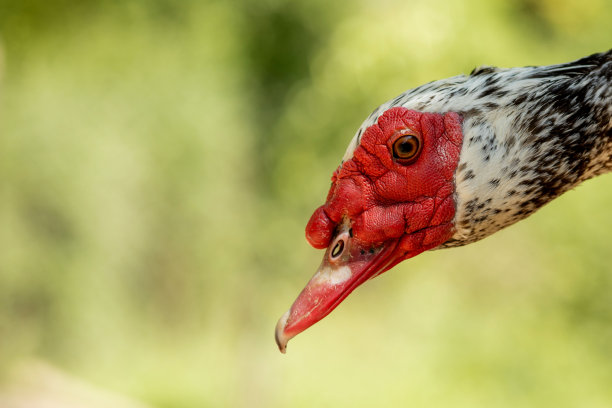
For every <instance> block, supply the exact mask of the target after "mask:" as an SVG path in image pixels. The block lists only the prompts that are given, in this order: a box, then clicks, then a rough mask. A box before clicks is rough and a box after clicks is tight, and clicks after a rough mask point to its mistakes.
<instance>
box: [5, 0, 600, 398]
mask: <svg viewBox="0 0 612 408" xmlns="http://www.w3.org/2000/svg"><path fill="white" fill-rule="evenodd" d="M611 20H612V1H610V0H589V1H586V0H562V1H559V0H541V1H538V0H520V1H514V2H505V1H489V0H467V1H466V0H461V1H460V0H452V1H442V0H433V1H425V0H411V1H401V0H397V1H392V0H388V1H384V0H383V1H373V0H370V1H365V0H364V1H348V0H339V1H333V2H332V1H329V0H299V1H292V2H289V1H275V0H236V1H225V2H222V1H195V0H185V1H172V0H150V1H137V0H123V1H118V0H95V1H94V0H92V1H77V0H53V1H36V0H0V49H1V54H0V55H1V57H0V71H1V72H2V74H1V76H2V79H1V80H0V378H3V379H4V380H0V382H1V381H5V382H6V383H8V382H10V381H11V372H12V371H11V370H12V367H15V366H17V365H19V364H20V363H21V362H23V361H28V360H32V359H35V360H37V361H44V362H46V363H48V364H50V365H51V366H53V367H57V368H58V369H59V370H61V371H62V372H65V373H69V375H70V376H73V377H76V378H79V379H82V380H83V381H84V382H86V383H88V384H93V385H95V386H97V387H100V388H101V389H106V390H111V391H113V392H116V393H119V394H123V395H127V396H130V397H131V398H134V399H135V400H139V401H142V402H144V403H145V404H148V405H150V406H154V407H159V408H192V407H194V408H195V407H221V406H228V407H289V406H290V407H312V406H330V407H341V406H347V407H369V406H375V405H376V406H413V407H487V408H490V407H513V408H514V407H527V406H537V407H555V408H559V407H581V408H584V407H602V408H603V407H610V406H612V387H611V386H610V384H612V295H611V294H612V266H611V265H612V263H611V258H612V255H611V250H612V244H611V242H612V215H611V213H610V206H611V205H612V177H611V176H609V175H607V176H603V177H600V178H599V179H595V180H591V181H588V182H586V183H585V184H584V185H583V186H580V187H578V188H577V189H576V190H575V191H572V192H570V193H567V194H566V195H565V196H563V197H562V198H560V199H558V200H556V201H555V202H554V203H552V204H550V205H549V206H547V207H546V208H545V209H544V210H542V211H541V212H540V213H538V214H536V215H534V216H533V217H531V218H530V219H529V220H527V221H524V222H522V223H520V224H518V225H516V226H513V227H511V228H509V229H507V230H505V231H502V232H500V233H498V234H496V235H495V236H493V237H491V238H488V239H486V240H484V241H482V242H479V243H477V244H473V245H470V246H468V247H465V248H457V249H450V250H443V251H435V252H430V253H426V254H423V255H421V256H419V257H417V258H415V259H413V260H410V261H408V262H404V263H403V264H401V265H399V266H398V267H397V268H395V269H394V270H393V271H392V272H389V273H387V274H385V275H384V276H383V277H380V278H378V279H376V280H374V281H372V282H369V283H368V284H367V285H364V286H363V287H362V288H360V289H359V290H358V291H357V292H356V293H354V294H353V295H352V296H351V297H349V298H348V299H347V300H346V301H345V302H344V303H343V304H342V305H341V306H340V307H339V308H338V309H337V310H336V311H335V312H334V313H333V314H332V315H330V316H329V317H328V318H326V319H325V320H323V321H322V322H320V323H319V324H317V325H315V326H314V327H312V328H311V329H309V330H308V331H307V332H305V333H303V334H302V335H300V336H298V337H297V338H296V339H294V340H293V341H292V342H291V343H290V344H289V350H288V354H287V355H281V354H280V353H279V352H278V350H277V349H276V345H275V343H274V339H273V329H274V326H275V323H276V320H277V319H278V317H279V316H280V315H281V314H282V313H283V312H284V311H285V310H286V309H287V308H288V307H289V306H290V304H291V303H292V302H293V300H294V298H295V297H296V296H297V294H298V293H299V291H300V290H301V288H302V287H303V286H304V284H305V283H306V282H307V280H308V279H309V278H310V276H311V275H312V274H313V273H314V271H315V269H316V267H317V266H318V264H319V261H320V257H321V256H322V253H321V252H320V251H316V250H314V249H312V248H310V247H309V246H308V244H307V243H306V242H305V240H304V234H303V228H304V226H305V224H306V221H307V220H308V218H309V216H310V214H311V212H312V211H313V210H314V209H315V208H316V207H317V206H318V205H320V204H321V203H322V202H323V200H324V198H325V195H326V192H327V189H328V187H329V177H330V176H331V173H332V171H333V170H334V169H335V167H336V166H337V165H338V164H339V161H340V158H341V157H342V155H343V153H344V149H345V147H346V145H347V144H348V142H349V140H350V139H351V137H352V135H353V134H354V132H355V130H356V129H357V128H358V127H359V125H360V124H361V121H362V120H363V119H365V117H366V116H367V115H368V114H369V113H370V112H371V111H372V109H373V108H374V107H376V106H377V105H378V104H380V103H382V102H384V101H386V100H387V99H390V98H393V97H395V96H396V95H398V94H399V93H401V92H403V91H404V90H406V89H409V88H411V87H414V86H417V85H419V84H421V83H424V82H428V81H431V80H434V79H439V78H444V77H448V76H452V75H456V74H459V73H468V72H469V71H470V70H471V69H472V68H473V67H475V66H477V65H483V64H487V65H498V66H520V65H540V64H552V63H559V62H566V61H570V60H573V59H576V58H580V57H582V56H585V55H588V54H590V53H593V52H598V51H604V50H607V49H609V48H610V47H611V46H612V30H611V28H610V21H611Z"/></svg>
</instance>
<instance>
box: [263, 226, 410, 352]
mask: <svg viewBox="0 0 612 408" xmlns="http://www.w3.org/2000/svg"><path fill="white" fill-rule="evenodd" d="M331 242H332V243H331V245H330V246H329V247H328V248H327V250H326V252H325V256H324V257H323V262H321V266H319V269H318V270H317V272H316V273H315V274H314V276H313V277H312V279H310V281H309V282H308V284H307V285H306V287H305V288H304V289H303V290H302V292H301V293H300V294H299V296H298V297H297V299H296V300H295V302H294V303H293V305H292V306H291V308H290V309H289V310H288V311H287V312H286V313H285V314H284V315H283V316H282V317H281V318H280V320H279V321H278V323H277V325H276V333H275V335H276V344H277V345H278V348H279V350H280V351H281V353H285V352H286V350H287V343H288V342H289V340H290V339H291V338H293V337H295V336H296V335H297V334H299V333H301V332H302V331H304V330H306V329H307V328H309V327H310V326H312V325H313V324H315V323H316V322H318V321H319V320H321V319H323V318H324V317H325V316H327V315H328V314H329V313H331V311H332V310H334V309H335V308H336V307H337V306H338V305H339V304H340V303H341V302H342V301H343V300H344V299H345V298H346V297H347V296H348V295H349V294H350V293H351V292H352V291H353V290H355V289H356V288H357V287H358V286H359V285H361V284H362V283H363V282H365V281H367V280H368V279H371V278H373V277H375V276H378V275H380V274H381V273H383V272H385V271H386V270H388V269H390V268H391V267H392V266H394V265H395V264H396V263H397V262H399V261H401V259H402V258H400V257H399V256H398V255H399V254H398V253H396V248H397V246H398V245H397V244H398V242H399V239H395V240H389V241H387V242H385V243H384V244H382V245H381V246H379V247H376V248H372V247H371V246H370V245H365V244H363V243H360V242H359V241H358V240H357V239H355V238H353V237H352V234H351V230H350V227H349V226H348V225H345V226H343V227H342V228H341V230H340V231H338V234H337V235H336V237H334V239H333V240H332V241H331Z"/></svg>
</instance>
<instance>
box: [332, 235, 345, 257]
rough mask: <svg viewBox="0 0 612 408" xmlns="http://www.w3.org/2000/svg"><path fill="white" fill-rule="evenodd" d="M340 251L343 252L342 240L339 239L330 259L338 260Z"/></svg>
mask: <svg viewBox="0 0 612 408" xmlns="http://www.w3.org/2000/svg"><path fill="white" fill-rule="evenodd" d="M342 251H344V240H343V239H339V240H338V242H336V245H334V248H333V249H332V251H331V254H330V255H331V259H336V258H338V257H339V256H340V255H342Z"/></svg>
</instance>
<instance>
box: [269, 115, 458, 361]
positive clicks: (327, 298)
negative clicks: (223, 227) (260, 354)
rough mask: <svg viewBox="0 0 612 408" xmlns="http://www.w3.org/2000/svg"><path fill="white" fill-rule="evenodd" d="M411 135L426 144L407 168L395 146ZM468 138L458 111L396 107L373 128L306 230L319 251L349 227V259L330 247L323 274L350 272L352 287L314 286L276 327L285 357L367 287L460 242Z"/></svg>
mask: <svg viewBox="0 0 612 408" xmlns="http://www.w3.org/2000/svg"><path fill="white" fill-rule="evenodd" d="M407 133H408V134H413V135H416V136H417V137H419V138H420V139H421V143H422V149H421V151H420V154H419V155H418V156H417V157H416V159H415V160H414V161H413V162H411V163H409V164H404V163H401V162H400V160H397V159H394V157H393V153H392V151H393V150H392V149H393V147H392V146H393V143H394V142H395V141H396V140H397V139H398V138H399V137H401V136H403V135H405V134H407ZM462 139H463V135H462V127H461V117H460V116H459V115H458V114H456V113H454V112H450V113H447V114H444V115H443V114H437V113H422V112H416V111H412V110H408V109H406V108H401V107H395V108H391V109H389V110H387V111H386V112H385V113H384V114H383V115H382V116H380V118H379V119H378V121H377V123H376V124H374V125H372V126H370V127H369V128H367V129H366V131H365V132H364V133H363V135H362V137H361V141H360V144H359V146H358V147H357V148H356V150H355V152H354V154H353V157H352V158H351V159H350V160H348V161H346V162H344V163H343V164H342V166H341V167H339V168H338V169H337V170H336V171H335V172H334V174H333V176H332V186H331V189H330V191H329V194H328V196H327V200H326V202H325V204H324V205H322V206H321V207H319V208H318V209H317V210H316V211H315V212H314V214H313V215H312V217H311V218H310V221H309V222H308V225H307V226H306V239H307V240H308V242H309V243H310V244H311V245H312V246H313V247H315V248H319V249H322V248H326V247H330V244H332V243H334V242H335V241H334V238H335V235H337V234H338V233H339V231H340V229H341V226H342V228H343V230H346V229H347V228H349V226H350V234H352V235H351V237H350V238H348V234H345V236H346V237H347V238H346V245H347V246H348V248H346V249H345V252H346V254H344V255H343V257H341V258H342V259H340V258H338V259H336V260H334V259H333V257H331V255H330V251H331V250H332V248H331V247H330V248H328V250H327V252H326V257H325V258H324V261H323V264H322V266H321V268H323V267H331V268H337V267H342V266H349V267H350V270H351V271H352V274H351V276H350V278H349V279H348V280H347V281H346V282H341V283H329V284H325V283H322V282H321V280H320V279H319V280H316V282H315V278H313V279H312V280H311V281H310V282H309V283H308V285H307V286H306V288H304V290H303V291H302V293H301V294H300V296H299V297H298V299H296V301H295V303H294V304H293V306H292V307H291V309H290V311H289V312H288V315H286V316H284V318H283V319H281V320H284V321H282V322H279V326H277V333H276V334H277V342H278V343H279V347H280V348H281V351H284V346H285V345H286V342H287V341H288V339H289V338H291V337H293V336H295V335H296V334H298V333H299V332H301V331H303V330H305V329H306V328H308V327H310V326H311V325H312V324H314V323H316V322H317V321H319V320H320V319H322V318H323V317H325V316H326V315H327V314H329V313H330V312H331V311H332V310H333V309H334V308H335V307H336V306H337V305H338V304H339V303H340V302H341V301H342V300H343V299H344V298H345V297H346V296H348V295H349V293H350V292H352V291H353V290H354V289H355V288H356V287H357V286H359V285H360V284H361V283H363V282H365V281H366V280H367V279H370V278H372V277H374V276H377V275H379V274H381V273H383V272H385V271H386V270H389V269H390V268H392V267H393V266H394V265H396V264H397V263H399V262H401V261H403V260H404V259H407V258H411V257H413V256H415V255H418V254H419V253H421V252H423V251H426V250H428V249H431V248H434V247H437V246H439V245H440V244H442V243H444V242H445V241H447V240H448V239H449V238H450V237H451V236H452V235H453V232H454V226H453V218H454V216H455V202H454V199H453V194H454V190H455V186H454V182H453V177H454V173H455V169H456V168H457V164H458V162H459V152H460V150H461V143H462ZM336 240H337V238H336ZM371 252H372V253H371ZM315 277H316V275H315ZM281 323H282V324H281Z"/></svg>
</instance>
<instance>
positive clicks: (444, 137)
mask: <svg viewBox="0 0 612 408" xmlns="http://www.w3.org/2000/svg"><path fill="white" fill-rule="evenodd" d="M611 170H612V50H609V51H607V52H601V53H596V54H593V55H590V56H587V57H585V58H581V59H578V60H576V61H572V62H568V63H563V64H556V65H548V66H527V67H519V68H497V67H492V66H482V67H478V68H475V69H474V70H473V71H472V72H471V73H470V74H469V75H459V76H455V77H451V78H447V79H442V80H438V81H433V82H430V83H427V84H424V85H422V86H419V87H417V88H414V89H410V90H408V91H406V92H404V93H402V94H401V95H399V96H397V97H396V98H394V99H392V100H390V101H388V102H386V103H384V104H382V105H380V106H379V107H378V108H376V109H375V110H374V111H373V112H372V113H371V114H370V115H369V116H368V117H367V118H366V119H365V121H364V122H363V124H362V125H361V126H360V127H359V129H358V130H357V132H356V134H355V135H354V137H353V138H352V140H351V141H350V143H349V145H348V148H347V150H346V153H345V154H344V157H343V158H342V160H341V162H340V165H339V166H338V168H337V169H336V170H335V171H334V172H333V175H332V178H331V180H332V184H331V188H330V190H329V193H328V194H327V197H326V200H325V202H324V204H323V205H321V206H320V207H319V208H317V209H316V210H315V211H314V213H313V214H312V216H311V218H310V220H309V221H308V224H307V226H306V239H307V241H308V242H309V243H310V244H311V245H312V246H313V247H314V248H317V249H325V254H324V256H323V260H322V262H321V265H320V266H319V268H318V269H317V271H316V273H315V274H314V276H313V277H312V278H311V279H310V281H308V283H307V284H306V286H305V287H304V289H303V290H302V292H301V293H300V294H299V295H298V296H297V298H296V300H295V302H294V303H293V304H292V306H291V307H290V309H289V310H288V311H287V312H286V313H285V314H283V316H282V317H281V318H280V319H279V321H278V323H277V325H276V329H275V338H276V343H277V345H278V347H279V349H280V351H281V352H283V353H284V352H285V351H286V348H287V343H288V341H289V340H290V339H291V338H293V337H295V336H296V335H297V334H299V333H301V332H303V331H304V330H306V329H307V328H308V327H310V326H312V325H313V324H315V323H316V322H318V321H320V320H321V319H323V318H324V317H325V316H327V315H328V314H329V313H330V312H331V311H333V310H334V309H335V308H336V307H337V306H338V305H339V304H340V303H341V302H342V301H343V300H344V299H345V298H346V297H347V296H348V295H349V294H350V293H352V292H353V291H354V290H355V289H356V288H357V287H359V286H360V285H361V284H363V283H364V282H366V281H367V280H369V279H372V278H374V277H376V276H379V275H380V274H382V273H384V272H386V271H388V270H390V269H392V268H393V267H394V266H395V265H397V264H398V263H400V262H402V261H404V260H407V259H409V258H412V257H414V256H417V255H419V254H420V253H422V252H424V251H427V250H432V249H442V248H450V247H458V246H463V245H468V244H471V243H473V242H476V241H479V240H481V239H483V238H486V237H488V236H490V235H492V234H494V233H495V232H497V231H500V230H501V229H503V228H505V227H508V226H510V225H512V224H514V223H516V222H518V221H521V220H523V219H525V218H527V217H528V216H529V215H531V214H533V213H534V212H536V211H537V210H538V209H540V208H541V207H543V206H544V205H545V204H547V203H549V202H550V201H551V200H553V199H555V198H557V197H559V196H560V195H562V194H563V193H565V192H567V191H569V190H571V189H573V188H574V187H576V186H577V185H579V184H580V183H582V182H584V181H585V180H588V179H591V178H593V177H596V176H599V175H602V174H605V173H609V172H610V171H611Z"/></svg>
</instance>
